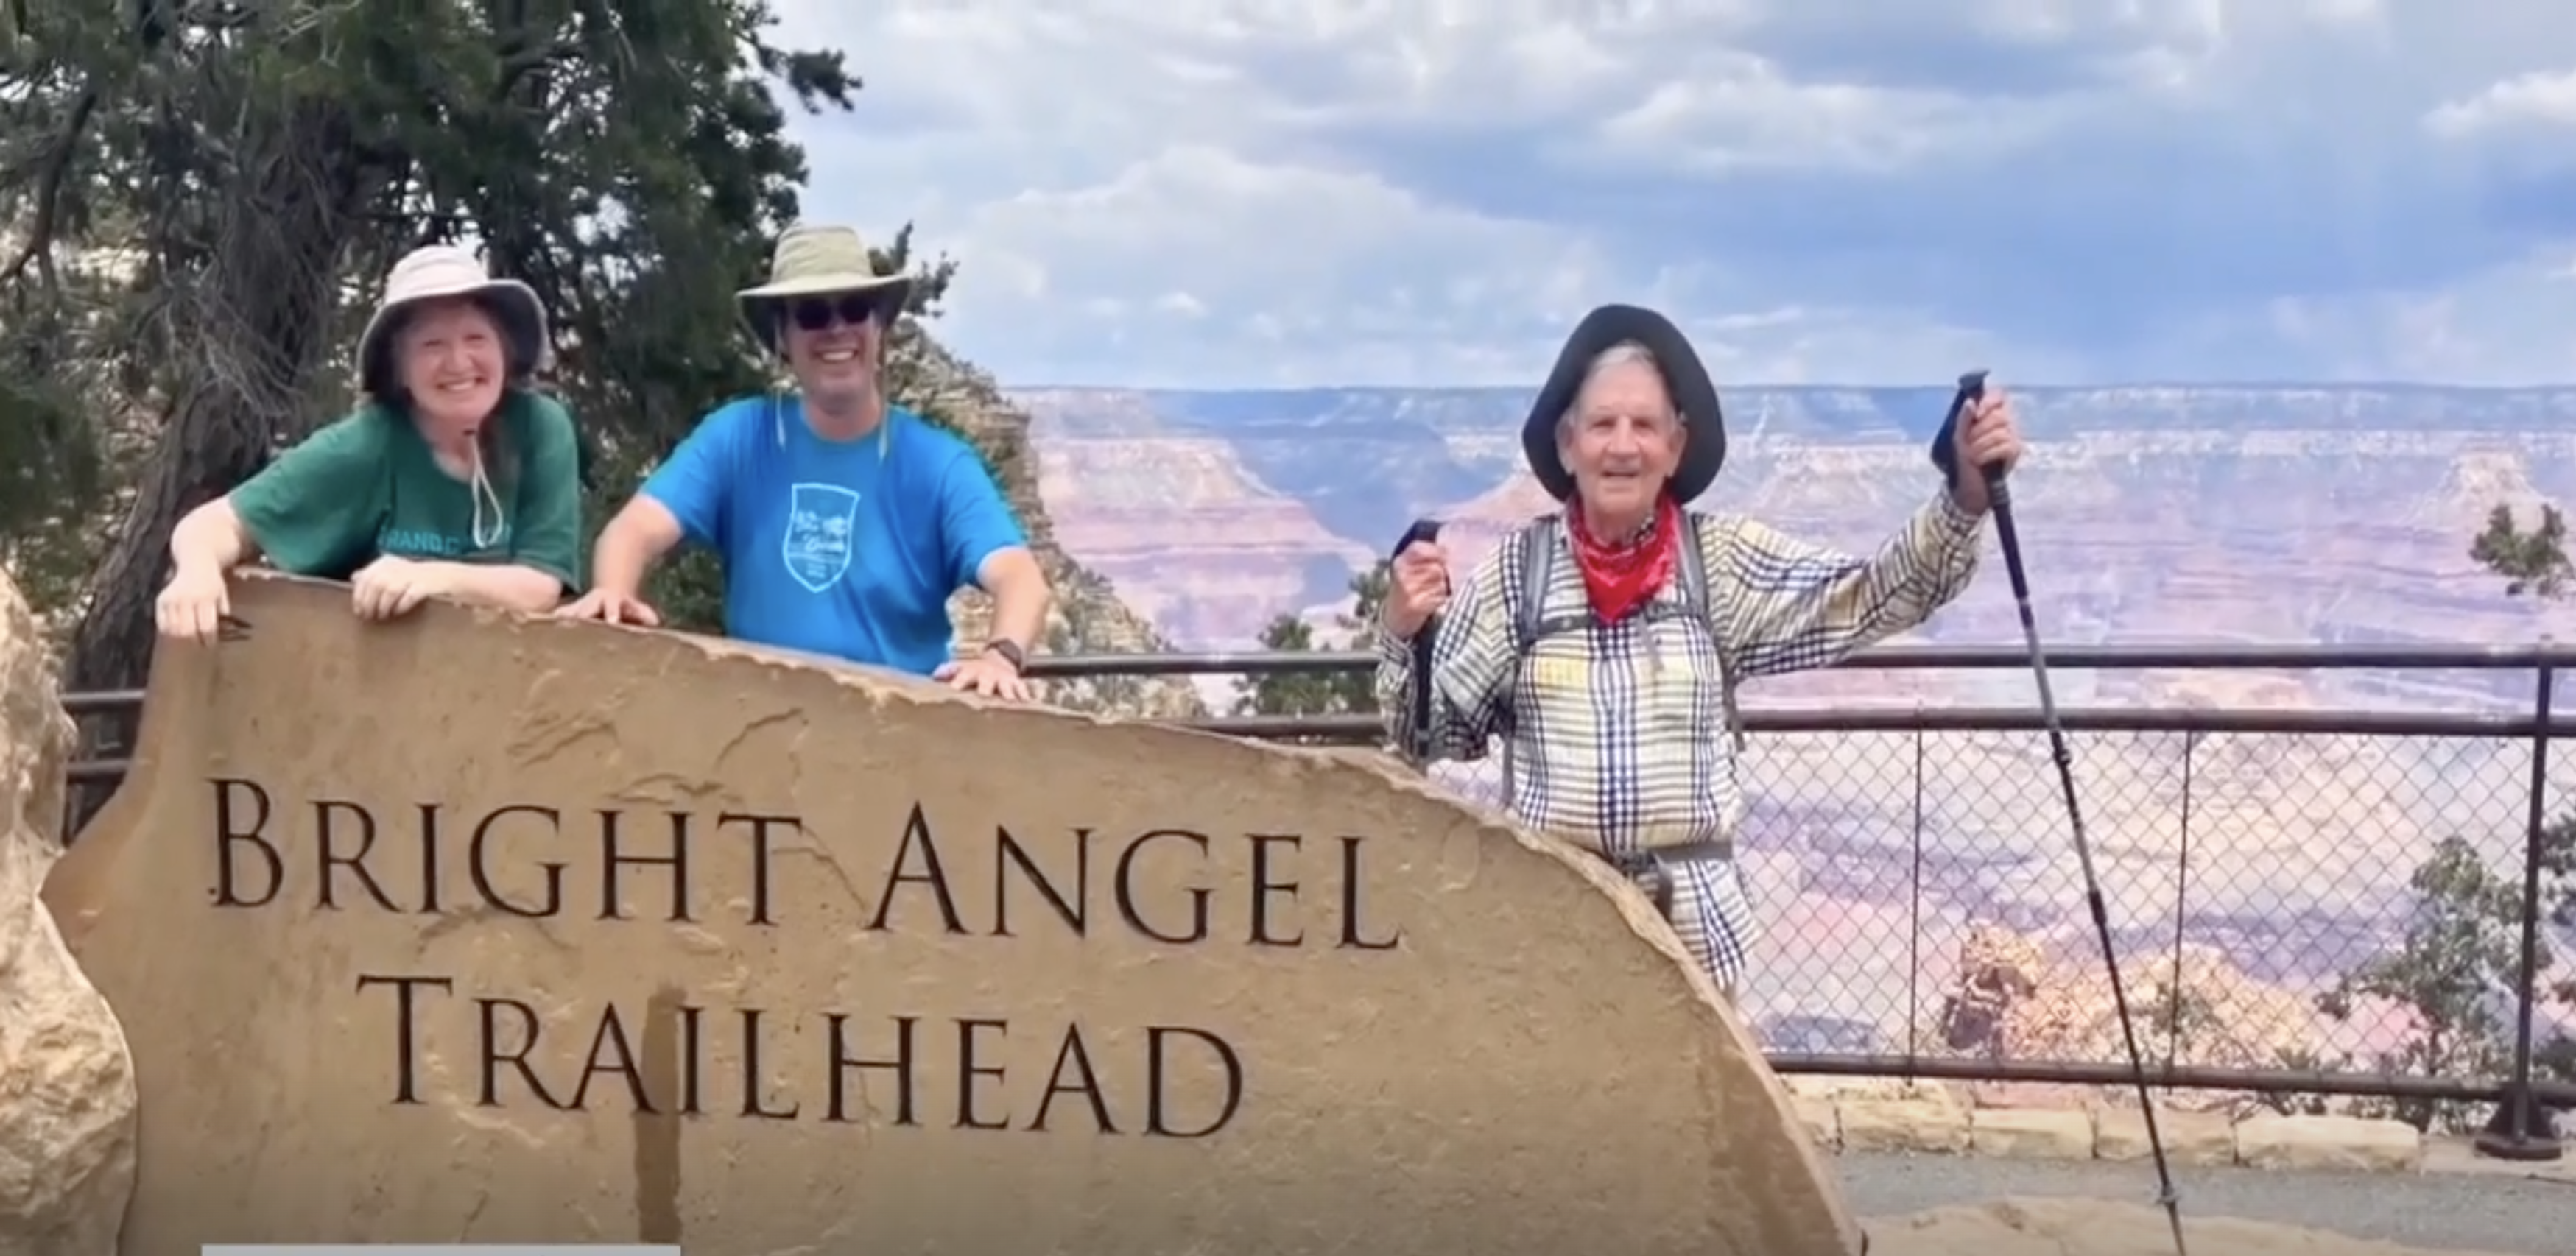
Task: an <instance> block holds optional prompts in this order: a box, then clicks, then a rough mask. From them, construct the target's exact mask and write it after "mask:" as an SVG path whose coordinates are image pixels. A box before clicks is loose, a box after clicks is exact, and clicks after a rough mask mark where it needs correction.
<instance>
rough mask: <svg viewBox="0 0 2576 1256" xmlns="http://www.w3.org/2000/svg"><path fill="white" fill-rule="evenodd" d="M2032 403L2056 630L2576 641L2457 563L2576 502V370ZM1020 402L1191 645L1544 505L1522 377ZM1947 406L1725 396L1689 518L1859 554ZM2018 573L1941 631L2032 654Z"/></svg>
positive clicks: (2132, 687)
mask: <svg viewBox="0 0 2576 1256" xmlns="http://www.w3.org/2000/svg"><path fill="white" fill-rule="evenodd" d="M2015 396H2016V397H2017V399H2018V401H2019V404H2020V412H2021V414H2022V417H2023V422H2024V426H2025V428H2026V429H2027V431H2028V433H2029V436H2030V439H2031V441H2032V454H2031V456H2030V458H2029V460H2028V461H2027V463H2026V464H2025V466H2024V468H2023V471H2022V473H2021V475H2020V477H2019V479H2018V480H2017V482H2016V490H2017V491H2016V501H2017V502H2018V503H2019V509H2020V518H2021V520H2022V531H2023V535H2024V540H2025V543H2026V546H2027V549H2028V555H2029V561H2030V565H2031V572H2032V583H2033V585H2034V586H2035V593H2036V597H2035V599H2034V601H2035V603H2036V609H2037V610H2038V613H2039V617H2040V622H2041V625H2042V630H2043V632H2044V633H2045V634H2046V635H2047V636H2048V637H2049V638H2050V639H2051V640H2052V641H2057V642H2063V643H2067V644H2089V643H2104V642H2134V643H2163V644H2170V643H2175V642H2267V643H2280V642H2311V641H2313V642H2347V643H2381V644H2398V643H2410V642H2460V641H2469V642H2486V643H2519V642H2528V641H2531V640H2534V639H2536V638H2538V637H2539V636H2540V635H2541V634H2543V633H2544V632H2555V633H2557V634H2558V635H2560V636H2562V637H2563V636H2565V635H2567V634H2568V633H2569V632H2571V631H2576V615H2571V613H2570V612H2569V610H2568V609H2567V608H2563V607H2562V608H2549V607H2540V606H2534V605H2531V604H2529V603H2527V602H2525V601H2522V600H2518V599H2509V598H2507V597H2506V596H2505V594H2504V590H2503V588H2502V585H2501V582H2500V581H2498V580H2496V579H2495V578H2494V577H2492V576H2490V575H2488V574H2486V573H2485V572H2483V571H2481V570H2480V569H2479V568H2478V566H2477V564H2475V563H2474V562H2472V561H2471V560H2470V559H2469V556H2468V546H2469V542H2470V539H2471V538H2472V537H2473V536H2474V535H2475V534H2476V532H2477V530H2478V529H2479V527H2480V526H2482V525H2483V523H2484V522H2485V520H2486V517H2487V514H2488V512H2489V511H2490V510H2492V509H2493V508H2494V507H2495V506H2496V505H2498V504H2505V505H2511V506H2514V507H2516V508H2517V509H2520V510H2522V511H2525V512H2531V511H2533V510H2534V509H2535V508H2536V507H2537V506H2538V505H2539V504H2541V503H2542V502H2544V501H2561V502H2563V501H2567V500H2569V499H2570V498H2576V387H2571V388H2552V389H2470V388H2443V387H2410V386H2390V387H2366V388H2365V387H2323V386H2319V387H2306V386H2283V387H2217V386H2211V387H2200V386H2169V387H2163V386H2159V387H2145V386H2142V387H2122V388H2025V389H2017V390H2016V393H2015ZM1011 397H1012V400H1014V401H1016V402H1018V403H1019V404H1020V405H1021V406H1022V407H1024V408H1025V409H1026V410H1027V411H1028V412H1029V414H1030V415H1031V418H1032V427H1031V433H1032V441H1033V444H1034V446H1035V448H1036V451H1037V455H1038V459H1039V466H1040V470H1039V488H1040V495H1041V497H1042V498H1043V500H1044V501H1045V503H1046V506H1047V509H1048V511H1049V513H1050V514H1051V515H1052V516H1053V518H1054V521H1055V528H1056V534H1057V536H1058V538H1059V539H1060V541H1061V543H1062V544H1063V546H1064V548H1065V549H1066V551H1067V552H1068V553H1069V554H1070V555H1071V556H1072V557H1073V558H1075V559H1076V560H1078V561H1079V562H1081V563H1082V564H1084V565H1085V566H1087V567H1089V568H1091V569H1093V570H1095V571H1098V572H1100V573H1101V574H1103V575H1105V576H1107V577H1108V578H1109V579H1110V580H1111V581H1112V582H1114V583H1115V585H1116V586H1117V590H1118V593H1119V595H1120V598H1121V600H1122V601H1124V602H1125V603H1127V604H1128V605H1129V606H1132V607H1134V608H1135V609H1136V610H1137V611H1139V612H1140V613H1142V614H1143V615H1145V616H1146V617H1148V618H1150V619H1151V620H1152V621H1153V623H1154V624H1155V625H1156V627H1157V628H1159V629H1160V630H1161V632H1162V633H1163V635H1164V636H1166V637H1167V638H1168V639H1170V640H1171V641H1172V642H1173V643H1174V644H1175V645H1177V646H1180V647H1182V648H1202V649H1214V648H1241V647H1244V646H1248V645H1250V644H1251V643H1252V642H1253V641H1254V639H1255V638H1256V637H1257V636H1258V634H1259V633H1260V631H1261V629H1262V627H1263V625H1264V624H1266V623H1267V622H1268V621H1269V620H1270V619H1272V618H1273V617H1274V616H1277V615H1279V614H1281V613H1283V612H1297V613H1303V614H1306V615H1308V616H1310V617H1312V618H1314V619H1316V620H1317V621H1318V623H1319V625H1329V621H1330V617H1331V610H1332V609H1333V607H1334V606H1335V605H1336V604H1338V603H1341V602H1343V601H1344V600H1345V598H1344V595H1343V590H1344V586H1345V583H1346V582H1347V581H1348V579H1349V578H1350V576H1351V574H1352V573H1353V572H1355V571H1359V570H1362V569H1364V568H1365V567H1367V566H1368V565H1369V564H1370V563H1372V562H1374V561H1375V560H1376V558H1377V557H1378V556H1379V555H1380V554H1381V553H1382V552H1383V551H1384V550H1385V549H1386V548H1387V547H1388V546H1389V545H1390V544H1391V543H1392V542H1393V540H1394V539H1395V538H1396V537H1398V536H1400V535H1402V534H1403V531H1404V529H1405V527H1406V525H1407V524H1408V523H1410V522H1411V521H1412V520H1413V519H1415V518H1417V517H1423V516H1431V517H1437V518H1441V519H1443V520H1445V521H1447V522H1448V524H1449V525H1450V531H1449V533H1448V535H1449V536H1450V537H1451V538H1452V541H1453V548H1455V549H1457V550H1459V551H1460V560H1461V561H1462V562H1472V561H1473V560H1474V559H1475V558H1476V557H1478V556H1479V555H1481V553H1482V552H1483V551H1484V550H1485V549H1486V548H1487V547H1489V546H1490V545H1491V544H1492V543H1493V540H1494V539H1495V537H1497V536H1499V535H1500V534H1501V532H1502V531H1503V530H1504V529H1506V528H1508V527H1510V526H1511V525H1512V524H1514V523H1516V522H1518V521H1521V520H1524V519H1527V518H1529V517H1531V516H1533V515H1535V514H1537V513H1539V512H1541V511H1544V510H1547V509H1550V508H1552V507H1553V503H1552V502H1551V501H1549V500H1548V499H1547V497H1546V495H1545V494H1544V493H1543V492H1542V491H1541V490H1540V489H1539V488H1538V486H1537V484H1536V482H1535V481H1534V480H1532V479H1531V478H1530V476H1529V474H1528V473H1527V471H1526V470H1524V469H1523V468H1522V466H1521V461H1520V449H1519V439H1518V423H1519V418H1520V416H1521V414H1522V413H1523V412H1524V410H1525V408H1526V406H1527V404H1528V394H1527V393H1526V392H1523V391H1520V390H1513V389H1468V388H1460V389H1372V388H1353V389H1314V390H1245V391H1216V392H1173V391H1142V390H1117V389H1062V388H1041V389H1026V390H1020V391H1017V392H1014V393H1012V394H1011ZM1948 399H1949V397H1948V393H1947V392H1946V391H1944V390H1937V389H1893V388H1742V389H1733V390H1729V391H1728V392H1727V393H1726V395H1725V400H1726V405H1727V416H1726V417H1727V427H1728V435H1729V441H1730V451H1729V457H1728V463H1727V467H1726V471H1725V473H1724V474H1723V475H1722V476H1721V477H1720V478H1719V480H1718V482H1717V485H1716V487H1715V488H1714V489H1713V490H1711V492H1710V493H1709V494H1708V495H1707V497H1706V498H1704V499H1703V501H1702V503H1701V504H1702V505H1704V506H1708V507H1713V508H1720V509H1740V510H1744V511H1747V512H1750V513H1752V514H1754V515H1756V516H1758V517H1760V518H1762V519H1764V520H1766V521H1769V522H1771V523H1774V524H1776V525H1778V526H1780V527H1782V528H1785V529H1788V530H1790V531H1791V532H1793V533H1795V534H1797V535H1801V536H1808V537H1813V538H1816V539H1818V540H1822V541H1826V542H1830V543H1834V544H1838V545H1842V546H1845V547H1849V548H1855V549H1865V548H1866V547H1869V546H1871V545H1874V544H1876V543H1877V542H1878V541H1879V540H1880V539H1882V538H1883V537H1885V536H1886V535H1887V534H1888V532H1889V531H1890V530H1891V529H1893V528H1894V527H1896V526H1897V524H1898V523H1899V522H1900V521H1901V520H1902V519H1903V517H1904V516H1905V514H1906V512H1907V511H1909V510H1910V509H1912V508H1914V507H1915V506H1916V505H1918V504H1919V503H1920V502H1921V501H1922V500H1924V498H1925V497H1926V496H1927V495H1928V494H1930V493H1931V492H1932V491H1934V488H1935V479H1936V477H1935V475H1934V473H1933V472H1932V470H1931V469H1930V467H1929V465H1928V464H1927V461H1926V458H1925V446H1926V444H1927V442H1928V440H1929V438H1930V436H1931V433H1932V432H1933V430H1934V429H1936V428H1937V427H1938V426H1939V423H1940V419H1941V412H1942V410H1943V407H1944V406H1945V405H1946V404H1947V402H1948ZM2526 517H2528V513H2526ZM2001 567H2002V565H2001V564H2000V563H1999V562H1998V563H1993V564H1990V570H1989V572H1988V576H1989V577H1990V578H1987V579H1981V580H1980V582H1979V583H1978V585H1977V587H1976V588H1975V589H1973V590H1972V591H1971V592H1970V593H1969V594H1968V595H1967V597H1965V598H1964V599H1963V600H1962V601H1961V603H1960V604H1959V605H1957V606H1954V607H1952V608H1950V609H1949V610H1948V611H1947V612H1946V613H1944V614H1943V615H1942V616H1941V617H1940V618H1939V619H1938V620H1936V621H1935V622H1934V623H1933V624H1932V625H1931V626H1930V628H1929V629H1928V630H1927V631H1926V633H1925V634H1923V636H1924V638H1925V639H1929V640H1934V641H1940V642H1945V643H1983V642H2006V641H2012V640H2017V639H2018V637H2017V629H2016V627H2015V621H2014V618H2013V610H2012V599H2011V595H2010V592H2009V590H2008V589H2007V587H2006V585H2005V581H2004V579H2003V573H2002V569H2001ZM1327 635H1329V633H1328V634H1327ZM1896 679H1897V678H1895V677H1891V676H1876V677H1867V678H1849V679H1847V678H1844V677H1815V678H1802V679H1799V680H1794V681H1789V682H1782V684H1781V685H1780V686H1778V687H1776V689H1775V692H1774V694H1772V695H1769V696H1775V697H1779V698H1786V699H1795V698H1797V697H1800V696H1805V697H1812V698H1818V699H1824V698H1848V697H1852V696H1855V695H1854V694H1853V693H1846V692H1843V691H1845V690H1852V689H1855V688H1856V689H1858V690H1866V691H1868V692H1869V693H1875V694H1882V695H1884V696H1891V697H1901V698H1902V699H1903V700H1905V701H1907V702H1912V701H1915V700H1919V699H1920V698H1921V697H1923V696H1924V694H1923V693H1922V692H1921V684H1920V683H1918V682H1917V681H1916V680H1914V679H1907V680H1905V681H1904V682H1903V685H1904V692H1902V693H1901V694H1898V693H1890V692H1888V687H1889V684H1890V682H1892V681H1895V680H1896ZM2016 679H2017V678H2012V677H1963V678H1946V679H1943V680H1940V681H1938V682H1923V683H1934V684H1935V687H1941V686H1946V687H1948V688H1950V689H1953V690H1956V689H1958V688H1959V687H1961V686H1975V685H1988V684H2001V685H2005V686H2012V687H2013V694H2012V695H2011V696H2010V697H2008V698H2004V699H2002V700H2006V701H2016V702H2017V701H2020V700H2024V699H2026V697H2027V695H2026V694H2024V693H2022V692H2020V690H2021V688H2023V687H2026V685H2027V680H2026V678H2018V684H2017V685H2016ZM2104 683H2106V684H2110V685H2113V686H2115V687H2119V688H2124V689H2127V690H2129V691H2130V692H2126V693H2115V694H2107V695H2102V696H2104V697H2109V698H2113V699H2120V698H2127V699H2131V700H2148V699H2152V698H2154V697H2157V696H2163V697H2166V698H2172V697H2176V696H2180V697H2183V698H2186V699H2189V700H2197V701H2209V702H2222V703H2231V704H2234V703H2245V702H2255V703H2261V704H2265V705H2275V704H2278V705H2307V704H2312V703H2326V704H2337V703H2342V704H2352V703H2356V702H2366V703H2367V704H2369V705H2390V704H2395V705H2408V706H2412V705H2431V704H2441V703H2446V702H2456V701H2458V700H2460V699H2462V698H2470V697H2474V698H2480V699H2495V700H2503V699H2505V698H2507V697H2509V696H2515V695H2509V694H2508V693H2506V692H2504V691H2503V690H2502V689H2500V688H2499V684H2504V683H2509V682H2502V681H2501V678H2480V677H2475V676H2451V677H2412V678H2407V677H2396V676H2386V675H2378V676H2372V675H2357V676H2356V675H2345V676H2327V675H2319V676H2304V677H2302V676H2266V677H2248V676H2237V677H2228V676H2222V675H2211V674H2198V675H2195V676H2193V677H2188V678H2185V677H2166V678H2154V677H2136V678H2109V677H2106V678H2104ZM2142 686H2143V687H2145V688H2147V689H2153V690H2157V691H2158V692H2157V693H2146V692H2138V690H2139V689H2140V687H2142ZM2176 688H2179V689H2181V690H2184V691H2185V692H2183V693H2182V694H2180V695H2176V694H2174V693H2172V692H2170V691H2171V690H2173V689H2176ZM2355 689H2366V690H2369V691H2370V693H2369V694H2368V695H2367V697H2366V698H2365V697H2364V696H2363V695H2360V694H2356V693H2355V692H2353V691H2354V690H2355ZM1951 696H1954V697H1962V696H1966V695H1960V694H1956V693H1953V694H1952V695H1951ZM2082 696H2083V695H2077V697H2078V699H2079V700H2080V699H2081V698H2082ZM2518 696H2519V697H2520V699H2521V700H2523V701H2527V700H2528V695H2527V694H2522V695H2518ZM1969 700H1978V699H1975V698H1970V699H1969Z"/></svg>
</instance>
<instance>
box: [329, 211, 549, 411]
mask: <svg viewBox="0 0 2576 1256" xmlns="http://www.w3.org/2000/svg"><path fill="white" fill-rule="evenodd" d="M449 297H472V298H475V299H477V300H479V301H481V302H482V303H483V304H484V305H485V306H487V307H488V308H490V310H491V311H492V315H493V317H494V318H495V319H496V320H498V321H499V323H500V324H501V336H502V340H503V342H504V344H505V345H506V346H507V348H506V350H505V352H506V355H507V356H506V359H505V360H506V361H507V363H508V370H509V372H510V374H511V376H512V381H513V382H517V383H524V382H525V380H526V377H527V376H528V375H530V374H533V373H534V372H535V371H536V370H537V369H538V368H539V367H540V366H542V365H543V364H544V361H545V357H546V350H547V346H548V343H549V342H548V340H547V339H546V308H545V306H544V305H543V304H542V303H541V302H539V301H538V300H537V292H536V289H534V288H531V287H529V286H528V285H526V284H523V283H520V282H519V281H518V280H515V279H494V278H493V277H492V276H491V275H490V273H488V272H486V271H485V270H484V269H483V263H482V262H480V261H477V260H475V257H474V255H473V254H472V253H469V252H467V251H465V250H464V249H461V248H458V247H456V246H455V245H453V244H432V245H427V246H425V247H422V248H417V249H413V250H412V251H411V252H410V253H407V254H405V255H404V256H403V259H402V260H401V261H399V262H396V263H394V268H393V271H392V273H390V274H387V275H386V276H385V295H384V299H383V300H381V301H379V302H377V303H376V312H375V314H374V315H373V316H371V317H370V318H368V319H367V329H366V331H364V332H362V333H360V334H359V336H358V386H359V387H360V388H362V389H364V390H366V392H367V393H368V394H369V395H370V396H377V397H382V396H387V395H390V394H391V393H393V392H394V391H395V389H396V388H397V385H396V383H395V375H394V364H393V333H394V330H395V329H396V328H398V327H400V326H402V316H403V314H404V313H405V312H406V311H408V310H409V309H410V308H411V307H412V306H415V305H418V304H419V303H421V302H423V301H436V300H441V299H444V298H449Z"/></svg>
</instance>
